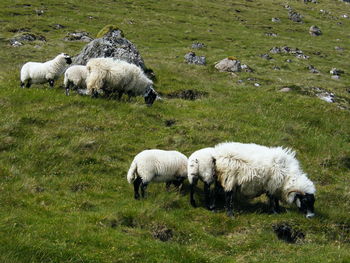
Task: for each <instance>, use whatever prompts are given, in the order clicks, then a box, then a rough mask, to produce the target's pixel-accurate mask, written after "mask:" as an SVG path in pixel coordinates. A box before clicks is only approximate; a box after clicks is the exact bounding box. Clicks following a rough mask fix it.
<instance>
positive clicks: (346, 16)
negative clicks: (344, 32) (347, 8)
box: [341, 14, 349, 18]
mask: <svg viewBox="0 0 350 263" xmlns="http://www.w3.org/2000/svg"><path fill="white" fill-rule="evenodd" d="M341 17H342V18H349V16H348V15H346V14H344V15H341Z"/></svg>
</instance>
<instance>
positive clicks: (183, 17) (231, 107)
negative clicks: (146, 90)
mask: <svg viewBox="0 0 350 263" xmlns="http://www.w3.org/2000/svg"><path fill="white" fill-rule="evenodd" d="M317 2H318V3H317V4H314V3H304V1H297V0H291V1H280V0H260V1H258V0H249V1H248V0H246V1H243V0H227V1H225V0H217V1H211V0H192V1H189V0H172V1H170V0H162V1H151V0H139V1H131V0H104V1H101V0H95V1H91V0H85V1H78V0H66V1H53V0H47V1H22V0H2V1H0V61H1V68H0V262H4V263H15V262H74V263H75V262H77V263H78V262H142V263H147V262H162V263H164V262H169V263H170V262H213V263H214V262H317V263H319V262H344V263H345V262H350V201H349V200H350V147H349V146H350V119H349V117H350V111H349V109H350V74H349V73H350V70H349V69H350V53H349V52H350V48H349V47H350V31H349V29H350V19H349V18H347V17H346V16H350V5H349V4H346V3H344V2H341V1H338V0H318V1H317ZM286 4H288V5H289V6H290V7H292V8H293V9H294V10H295V11H297V12H298V13H300V14H302V16H303V23H296V22H293V21H291V20H290V19H288V10H287V9H286V8H285V5H286ZM320 10H322V11H320ZM41 11H43V13H42V12H41ZM38 14H39V15H38ZM344 15H346V16H345V17H344ZM274 17H277V18H280V20H281V21H280V22H277V23H274V22H272V21H271V18H274ZM56 24H61V25H63V26H64V28H60V29H57V28H56V27H55V26H54V25H56ZM107 24H114V25H118V26H119V27H120V28H121V29H122V30H123V32H124V34H125V37H126V38H127V39H128V40H130V41H131V42H133V43H134V44H135V45H136V46H137V48H138V50H139V51H140V53H141V55H142V57H143V58H144V61H145V64H146V65H147V67H149V68H152V69H153V70H154V72H155V74H156V76H157V81H156V83H155V88H156V90H157V91H158V92H160V93H161V94H162V96H163V100H158V101H156V102H155V103H154V105H153V106H152V107H147V106H146V105H145V104H144V102H143V98H141V97H138V98H134V99H132V100H131V101H130V102H129V101H128V100H127V98H126V97H125V98H124V97H123V98H122V100H121V101H115V100H106V99H102V98H98V99H92V98H90V97H84V96H80V95H78V94H76V93H74V92H71V96H69V97H68V96H65V94H64V89H63V88H62V78H60V79H59V81H58V82H57V83H56V84H55V88H54V89H50V88H49V86H48V84H45V85H33V86H32V88H30V89H21V88H20V87H19V70H20V68H21V66H22V65H23V63H25V62H27V61H46V60H49V59H51V58H53V57H55V56H56V55H57V54H58V53H61V52H66V53H68V54H70V55H76V54H78V53H79V52H80V51H81V49H82V48H83V47H84V45H85V44H86V43H83V42H79V41H72V42H70V41H64V40H63V39H64V37H65V36H66V35H67V33H69V32H74V31H86V32H89V33H90V36H91V37H95V36H96V35H97V34H98V32H99V31H100V30H101V29H102V28H103V27H104V26H105V25H107ZM312 25H317V26H318V27H319V28H320V29H321V30H322V33H323V34H322V35H321V36H318V37H313V36H310V35H309V32H308V31H309V28H310V26H312ZM20 29H22V31H23V30H27V31H29V32H30V33H33V34H36V35H41V36H44V37H45V38H46V42H44V41H33V42H23V43H24V45H23V46H19V47H13V46H11V44H10V39H11V38H13V37H14V36H16V35H18V34H21V32H18V31H21V30H20ZM267 33H274V34H277V36H276V37H274V36H269V35H266V34H267ZM194 42H203V43H204V44H205V45H206V47H205V48H203V49H198V50H193V49H191V45H192V43H194ZM282 46H289V47H291V48H298V49H300V50H302V51H303V53H304V54H305V55H308V56H309V58H308V59H300V58H296V57H295V56H294V55H292V54H285V53H282V54H271V53H269V50H270V49H271V48H273V47H282ZM336 47H340V49H339V48H336ZM341 48H343V50H341ZM191 50H192V51H195V52H196V54H197V55H201V56H206V58H207V65H206V66H198V65H189V64H186V63H185V62H184V55H185V54H186V53H187V52H189V51H191ZM266 53H268V54H269V55H270V56H271V57H272V58H273V59H271V60H266V59H264V58H262V57H260V55H262V54H266ZM228 56H234V57H236V58H238V59H239V60H240V61H241V62H242V63H243V64H247V65H248V66H249V67H251V68H252V69H253V70H254V72H251V73H248V72H239V73H237V74H236V76H235V75H231V74H229V73H220V72H218V71H217V70H215V68H214V63H215V62H217V61H220V60H221V59H223V58H225V57H228ZM288 59H291V62H287V61H286V60H288ZM309 65H313V66H314V67H316V68H317V69H318V70H319V71H320V73H318V74H312V73H310V72H309V69H308V68H307V67H308V66H309ZM274 67H278V68H279V69H280V70H275V69H274ZM332 68H338V69H341V70H343V71H344V73H343V74H342V75H341V76H340V79H332V78H331V75H330V73H329V71H330V70H331V69H332ZM239 80H242V81H239ZM255 83H258V84H260V86H255V85H254V84H255ZM283 87H290V88H291V89H292V90H291V91H290V92H287V93H284V92H279V90H280V89H281V88H283ZM315 88H319V89H321V90H324V91H327V92H329V93H333V94H335V97H334V98H335V102H334V103H328V102H325V101H323V100H321V99H319V98H318V97H317V96H315V91H316V90H317V89H315ZM183 90H195V91H199V92H203V93H204V94H205V95H203V96H202V97H200V98H199V99H197V100H184V99H169V98H167V96H166V94H169V93H172V92H180V91H183ZM169 123H170V124H171V125H169ZM224 141H239V142H246V143H249V142H254V143H258V144H263V145H268V146H280V145H281V146H285V147H291V148H293V149H294V150H295V151H296V152H297V158H298V160H300V162H301V164H302V167H303V170H304V171H305V172H306V173H307V174H308V175H309V178H310V179H311V180H312V181H313V182H314V183H315V185H316V188H317V193H316V203H315V212H316V217H315V218H313V219H306V218H304V217H303V215H301V214H300V213H299V212H298V211H297V209H296V207H295V206H286V205H283V206H284V208H285V212H284V213H281V214H278V215H270V214H268V213H266V209H267V206H266V201H267V199H266V198H265V196H262V197H260V198H257V199H254V200H251V201H249V202H243V201H242V202H236V214H235V218H233V219H232V218H228V217H227V216H226V214H225V212H224V211H223V209H221V210H220V211H218V212H217V213H213V212H210V211H207V210H205V208H204V207H203V204H204V202H203V198H202V195H201V194H202V191H201V189H202V184H201V183H200V184H199V186H198V187H199V188H198V193H197V195H196V199H197V200H199V202H198V201H197V203H198V204H200V207H198V208H196V209H194V208H192V207H191V206H190V204H189V193H188V185H185V189H184V192H183V193H182V194H179V193H177V192H176V191H175V190H171V191H170V192H167V191H166V190H165V186H164V185H163V184H150V186H149V188H148V196H147V198H146V199H145V200H141V201H136V200H134V199H133V187H132V185H129V184H128V183H127V181H126V173H127V170H128V168H129V165H130V163H131V161H132V159H133V157H134V156H135V155H136V154H137V153H138V152H140V151H142V150H144V149H151V148H160V149H168V150H171V149H175V150H178V151H181V152H182V153H184V154H185V155H187V156H189V155H190V154H191V153H192V152H193V151H195V150H197V149H200V148H203V147H208V146H214V145H215V144H217V143H219V142H224ZM280 223H288V224H289V225H291V226H292V227H293V228H295V229H299V230H300V231H302V232H303V233H304V234H305V238H304V239H301V240H299V241H298V242H297V243H296V244H289V243H286V242H284V241H282V240H279V239H278V238H277V236H276V235H275V233H274V231H273V225H276V224H280ZM162 231H163V232H166V233H168V234H169V233H171V234H169V237H170V239H169V240H168V241H165V242H163V241H161V240H159V239H158V238H157V237H158V236H159V234H160V233H162Z"/></svg>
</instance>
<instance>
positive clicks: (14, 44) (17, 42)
mask: <svg viewBox="0 0 350 263" xmlns="http://www.w3.org/2000/svg"><path fill="white" fill-rule="evenodd" d="M10 43H11V45H12V46H13V47H20V46H23V44H22V43H21V42H19V41H17V40H14V41H12V42H10Z"/></svg>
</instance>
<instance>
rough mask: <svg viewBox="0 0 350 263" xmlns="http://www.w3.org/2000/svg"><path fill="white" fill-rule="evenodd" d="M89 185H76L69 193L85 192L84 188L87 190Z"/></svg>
mask: <svg viewBox="0 0 350 263" xmlns="http://www.w3.org/2000/svg"><path fill="white" fill-rule="evenodd" d="M89 186H90V185H89V184H87V183H77V184H74V185H72V186H71V188H70V189H71V191H72V192H81V191H83V190H85V189H86V188H88V187H89Z"/></svg>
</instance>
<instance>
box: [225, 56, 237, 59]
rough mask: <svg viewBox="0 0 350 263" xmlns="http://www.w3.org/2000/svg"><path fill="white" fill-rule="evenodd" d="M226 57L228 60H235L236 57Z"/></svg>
mask: <svg viewBox="0 0 350 263" xmlns="http://www.w3.org/2000/svg"><path fill="white" fill-rule="evenodd" d="M227 59H229V60H237V58H236V57H234V56H229V57H227Z"/></svg>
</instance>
